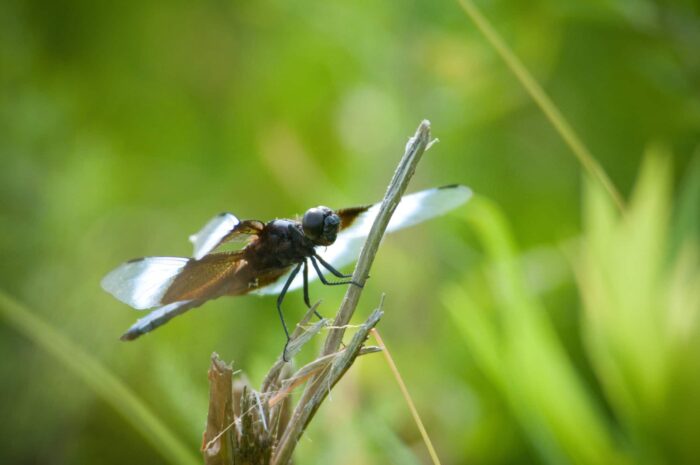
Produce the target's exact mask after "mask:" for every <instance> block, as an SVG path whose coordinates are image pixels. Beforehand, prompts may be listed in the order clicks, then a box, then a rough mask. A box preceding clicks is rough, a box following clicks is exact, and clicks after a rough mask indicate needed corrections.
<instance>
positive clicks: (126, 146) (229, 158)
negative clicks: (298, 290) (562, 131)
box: [0, 0, 700, 464]
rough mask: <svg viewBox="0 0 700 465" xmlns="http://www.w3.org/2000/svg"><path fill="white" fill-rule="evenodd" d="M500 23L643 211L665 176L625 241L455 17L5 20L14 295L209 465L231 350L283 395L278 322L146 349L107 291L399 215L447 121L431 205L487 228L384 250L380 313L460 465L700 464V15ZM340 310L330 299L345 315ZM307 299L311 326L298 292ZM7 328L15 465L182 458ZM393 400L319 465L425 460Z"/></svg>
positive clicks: (4, 350)
mask: <svg viewBox="0 0 700 465" xmlns="http://www.w3.org/2000/svg"><path fill="white" fill-rule="evenodd" d="M484 8H485V10H484V12H485V14H486V15H487V16H488V17H489V18H490V19H491V20H492V21H493V23H494V25H495V26H496V28H497V29H498V30H499V31H500V32H501V33H502V34H503V35H504V37H505V39H506V40H507V42H508V43H509V44H511V45H512V46H513V48H514V50H515V52H516V53H517V54H518V55H519V56H520V57H521V58H522V59H523V61H524V62H525V63H526V64H527V65H528V67H529V68H530V70H531V71H532V72H533V73H534V75H535V77H536V78H537V79H538V80H539V81H540V82H541V83H543V86H544V87H545V89H546V90H547V92H548V93H549V94H550V95H551V96H552V98H553V100H554V101H555V102H556V103H557V104H558V106H559V108H560V109H561V111H562V112H563V113H564V114H565V115H566V116H567V117H568V118H569V119H570V121H571V123H572V125H573V126H574V127H575V128H576V129H577V131H579V133H580V135H581V137H582V139H583V140H584V141H585V142H586V143H587V144H588V146H589V148H590V149H591V150H592V152H593V153H594V154H595V155H596V156H598V157H599V160H600V162H601V164H602V166H603V167H604V168H605V169H606V171H607V172H608V174H609V175H610V176H611V178H612V180H613V182H614V183H615V184H616V185H617V186H618V187H619V188H620V189H621V190H622V191H623V193H624V194H628V193H629V192H630V191H631V188H632V186H633V184H634V179H635V177H636V175H637V172H638V171H639V166H640V164H641V162H640V160H642V158H643V154H644V153H645V151H651V152H655V153H657V158H650V160H651V161H649V162H648V164H647V165H646V166H647V168H646V170H645V171H644V174H643V175H642V177H641V180H640V181H639V184H638V187H637V188H636V190H635V194H634V196H633V199H632V203H631V207H630V211H629V212H627V213H626V215H625V216H624V217H623V218H618V217H617V216H616V214H615V213H614V212H613V211H611V207H610V206H609V204H608V203H607V200H606V199H605V198H603V197H602V196H601V194H600V193H599V192H597V191H596V189H595V187H587V188H586V189H582V186H581V183H580V179H581V176H580V169H579V167H578V165H577V164H576V162H575V160H574V159H573V157H571V155H570V153H569V152H568V150H567V148H566V147H565V146H564V144H563V143H562V142H561V141H560V139H559V138H558V136H557V134H556V133H555V132H554V131H553V130H552V128H551V126H549V125H548V123H547V122H546V120H545V119H544V117H543V116H542V115H541V113H540V112H539V110H538V109H537V108H536V107H535V106H534V105H533V103H532V102H531V101H530V100H529V98H528V97H527V95H526V94H525V93H524V92H523V90H522V89H521V88H520V87H519V85H518V84H517V82H516V81H515V79H514V78H513V76H512V75H511V74H510V73H509V72H508V70H507V68H505V67H504V65H503V64H502V63H501V62H500V61H499V60H498V58H497V56H496V55H495V53H494V52H493V51H492V50H491V49H490V48H489V46H488V44H487V43H486V42H485V41H484V40H483V38H482V37H481V36H480V35H478V33H477V32H476V31H475V30H474V28H473V26H472V25H471V24H470V23H469V22H468V20H467V19H466V18H465V16H464V14H463V13H462V11H461V10H460V8H459V6H458V5H457V3H450V2H428V1H421V2H418V1H411V2H408V3H407V2H397V1H389V2H362V1H360V2H348V1H341V2H310V1H302V2H296V3H289V2H281V1H278V0H263V1H261V2H250V3H244V4H238V3H236V2H228V3H227V2H218V1H217V2H200V3H192V2H189V3H186V2H175V3H171V2H140V3H139V2H127V3H113V4H106V3H99V2H98V3H96V2H86V1H73V2H61V1H59V2H42V1H31V0H25V1H18V0H6V1H3V2H2V3H1V4H0V161H1V162H2V165H0V166H2V169H0V199H2V201H1V202H0V287H1V288H2V289H3V290H5V291H7V292H9V293H10V294H11V295H13V296H14V297H16V298H17V299H19V300H20V301H22V302H24V303H25V304H26V305H27V306H28V307H29V308H31V311H32V312H33V313H34V314H35V315H36V316H38V317H39V318H40V319H41V320H42V321H44V322H46V323H48V324H49V325H50V326H51V327H53V328H55V329H56V330H57V331H58V332H59V333H60V334H61V335H62V336H63V337H65V338H68V339H69V340H72V341H74V342H75V344H77V345H78V346H79V347H80V348H82V350H83V351H85V352H87V353H89V354H91V356H92V357H94V358H95V359H97V360H98V361H99V362H100V363H101V364H102V366H104V367H106V368H107V369H108V370H110V371H111V372H114V373H116V374H117V375H118V377H119V378H121V379H123V380H124V382H125V383H126V384H127V385H128V386H129V387H130V388H131V390H133V391H134V392H135V393H136V394H137V395H138V396H139V397H140V398H141V399H142V400H143V402H144V404H145V405H148V406H149V409H150V410H152V411H153V412H155V414H156V415H157V416H158V417H159V418H160V420H161V421H162V423H164V424H166V425H168V427H169V428H170V429H171V430H172V431H173V432H174V434H175V435H176V437H178V438H179V439H180V440H181V441H182V443H183V444H184V445H185V446H186V447H188V448H189V449H191V450H192V451H193V452H196V450H197V448H198V447H199V442H200V439H201V432H202V430H203V428H204V420H205V414H206V400H207V384H206V368H207V366H208V360H209V355H210V353H211V352H212V351H214V350H216V351H218V352H219V353H220V354H221V355H222V357H223V358H224V359H228V360H233V361H234V364H235V366H236V367H238V368H242V369H244V370H245V371H246V372H247V373H248V375H249V376H250V378H251V379H252V380H253V382H254V383H257V382H259V380H260V377H261V376H262V374H263V373H264V372H265V370H266V369H267V368H268V366H269V365H270V364H271V362H272V360H273V359H274V358H275V357H276V356H277V353H278V351H279V349H280V347H281V344H282V342H283V335H282V331H281V328H280V327H279V322H278V321H277V319H276V318H277V317H276V314H275V311H274V305H273V301H272V300H271V299H270V298H260V299H258V298H252V297H251V298H239V299H221V300H219V301H215V302H212V303H209V304H207V305H206V306H205V307H204V308H202V309H200V310H197V311H194V312H191V314H188V315H187V316H183V317H182V318H180V319H178V320H175V321H173V322H171V323H170V324H168V325H167V326H166V327H164V328H162V329H159V330H158V331H156V332H155V333H154V334H152V335H150V336H149V337H146V338H143V339H140V340H138V341H136V342H133V343H128V344H125V343H121V342H119V341H118V339H117V338H118V336H119V335H120V334H121V333H122V331H123V330H124V329H125V328H126V327H128V326H129V325H130V324H131V323H132V322H133V321H134V320H135V319H136V318H137V317H138V316H139V314H138V312H136V311H133V310H131V309H129V308H128V307H126V306H124V305H122V304H120V303H119V302H117V301H115V300H114V299H112V298H111V297H110V296H108V295H107V294H105V293H104V292H102V291H101V289H100V288H99V280H100V278H101V277H102V276H103V275H104V273H106V272H107V271H109V270H110V269H111V268H112V267H114V266H115V265H116V264H118V263H119V262H121V261H123V260H124V259H127V258H131V257H136V256H142V255H188V254H189V253H190V248H189V243H188V242H187V240H186V239H187V236H188V235H189V234H190V233H192V232H194V231H196V230H198V229H199V227H200V226H201V225H202V224H203V223H204V222H205V221H207V220H208V219H209V218H210V217H211V216H212V215H213V214H216V213H218V212H220V211H232V212H233V213H235V214H236V215H238V216H239V217H243V218H246V217H250V218H260V219H270V218H274V217H277V216H280V217H285V216H286V217H289V216H294V215H295V214H298V213H300V212H303V211H304V210H305V209H306V208H308V207H309V206H312V205H316V204H319V203H322V204H327V205H329V206H331V207H336V206H346V205H354V204H364V203H367V202H372V201H375V200H377V199H379V198H380V197H381V195H382V194H383V192H384V188H385V186H386V182H387V181H388V179H389V177H390V175H391V171H392V169H393V167H394V165H395V163H396V161H397V159H398V157H399V156H400V153H401V149H402V148H403V144H404V141H405V139H406V137H407V136H409V135H410V134H412V132H413V130H414V129H415V126H416V125H417V123H418V122H419V121H420V120H421V119H422V118H428V119H430V120H431V121H432V123H433V132H434V134H435V135H436V136H437V137H439V138H440V141H441V142H440V144H438V145H436V146H435V147H434V148H433V149H431V151H430V152H429V153H428V154H427V155H426V157H425V159H424V161H423V162H422V164H421V166H420V167H419V170H418V172H417V174H416V178H415V179H414V181H413V184H412V189H411V190H418V189H420V188H424V187H429V186H434V185H440V184H446V183H452V182H460V183H463V184H467V185H469V186H471V187H472V188H473V189H474V190H475V192H477V193H479V194H480V197H481V199H479V201H478V202H477V201H475V202H474V203H473V204H471V205H469V206H468V207H467V208H466V209H465V210H464V212H462V214H464V215H468V222H467V224H466V225H465V223H463V222H462V221H460V216H459V215H454V216H452V217H446V218H441V219H438V220H435V221H433V222H431V223H428V224H425V225H421V226H420V227H417V228H415V229H413V230H410V231H406V232H402V233H400V234H398V235H397V236H395V237H391V238H388V239H387V240H386V241H385V242H384V244H383V246H382V250H381V252H380V254H379V256H378V259H377V262H376V266H375V267H374V269H373V272H372V280H371V283H370V285H369V286H367V289H366V293H365V294H364V299H363V303H362V304H361V307H363V308H364V313H363V312H359V313H360V314H364V315H366V314H367V312H368V311H369V310H370V309H371V308H372V307H373V306H374V305H376V302H377V301H378V298H379V295H380V293H382V292H386V293H387V301H386V316H385V318H384V319H383V321H382V323H381V326H382V332H383V334H384V338H385V340H386V342H387V344H388V345H389V346H390V348H391V349H392V351H393V353H394V356H395V358H396V360H397V363H398V364H399V368H401V369H402V372H403V374H404V377H405V378H406V381H407V383H408V385H409V388H410V389H411V391H412V393H413V395H414V396H415V400H416V403H417V405H418V408H419V410H420V411H421V412H422V414H423V415H424V417H425V418H424V420H425V422H426V425H427V427H428V430H429V431H430V432H431V434H432V436H433V438H434V441H435V443H436V447H437V449H438V451H439V452H440V454H441V456H442V458H443V461H444V463H472V464H473V463H479V464H505V463H519V464H520V463H569V462H570V463H654V464H656V463H698V462H699V461H700V446H698V445H697V443H696V441H695V437H696V436H697V434H696V432H697V431H698V424H697V422H698V420H697V418H699V417H700V415H699V414H698V413H700V412H699V410H700V405H699V404H698V400H697V399H698V396H697V395H696V393H697V392H698V389H699V388H700V371H698V368H697V367H698V365H697V363H695V361H696V360H697V359H698V355H700V352H699V351H700V347H699V343H700V342H699V341H700V338H699V337H698V335H697V311H698V296H697V292H698V291H697V289H699V288H700V285H699V284H698V274H697V253H698V252H697V249H698V231H699V228H698V225H699V224H700V208H699V207H698V205H700V199H699V195H698V192H700V187H699V186H700V156H698V155H697V154H698V153H700V152H699V150H700V149H699V147H700V99H699V98H698V97H699V96H698V89H699V88H700V54H698V53H697V48H698V47H697V45H698V44H699V43H700V17H699V15H700V9H699V7H698V6H697V4H696V2H694V1H692V0H672V1H666V2H661V1H652V0H634V1H628V2H614V1H610V0H599V1H596V2H557V1H546V0H543V1H536V2H513V1H510V2H502V1H501V2H493V3H489V4H488V5H484ZM650 147H651V148H650ZM660 152H666V153H667V154H668V155H667V156H666V158H665V159H664V158H663V157H660V158H659V157H658V153H660ZM694 154H695V155H694ZM693 157H695V159H694V161H693ZM661 159H664V160H665V161H664V162H662V161H658V160H661ZM654 160H656V161H654ZM669 165H672V167H673V170H672V173H673V174H670V171H671V170H670V169H669ZM583 190H585V192H586V195H585V204H586V208H585V211H582V210H584V209H582V208H581V206H580V205H581V199H582V198H583V197H584V196H583V195H582V191H583ZM486 198H488V199H490V200H485V199H486ZM580 218H583V219H584V220H585V221H584V223H583V225H582V224H581V220H580ZM515 238H517V243H518V244H519V246H518V247H516V246H515V242H516V239H515ZM482 248H483V249H482ZM562 248H563V249H564V250H566V251H567V252H566V253H562ZM482 250H483V252H482ZM416 265H420V266H416ZM572 270H574V273H572ZM577 286H578V287H577ZM341 295H342V292H337V290H335V289H328V288H325V289H324V288H322V286H319V285H315V286H313V288H312V296H313V297H314V298H323V299H324V304H323V307H322V309H323V308H325V312H324V313H325V314H329V313H331V312H332V311H333V308H335V306H336V305H337V303H338V301H339V299H340V297H341ZM287 302H288V305H287V312H288V319H289V321H293V320H295V319H298V318H300V317H301V315H302V313H303V304H302V301H301V296H299V295H298V294H293V295H291V296H290V297H289V299H288V301H287ZM579 302H582V303H579ZM360 316H361V315H360ZM9 321H10V320H2V321H0V354H2V357H0V376H2V379H3V382H2V383H0V412H2V414H3V415H2V416H3V422H2V423H0V425H1V426H0V438H1V439H0V463H104V464H110V463H115V464H116V463H164V460H165V459H164V458H163V456H162V455H160V454H158V453H157V452H156V450H155V449H153V448H152V447H151V443H152V442H153V441H149V440H146V439H144V437H143V435H141V434H139V433H138V432H137V430H136V429H134V428H132V426H131V425H130V423H129V422H127V421H124V419H123V418H122V417H121V416H119V415H118V414H116V413H115V410H114V409H113V408H112V407H111V405H110V404H108V403H106V402H105V401H104V399H102V398H100V397H98V396H96V394H95V392H94V391H92V390H91V389H90V388H89V387H88V385H86V383H84V382H83V381H81V379H80V378H78V377H76V376H74V374H73V372H71V371H68V370H66V367H65V366H64V365H62V364H60V363H57V362H56V360H55V359H54V358H51V357H49V356H48V355H47V352H45V351H44V350H43V349H42V348H40V346H37V345H35V344H34V343H32V342H31V340H29V339H27V338H25V337H24V336H23V335H22V334H21V333H19V332H18V331H17V330H16V329H17V328H16V326H14V325H12V324H8V322H9ZM478 329H480V330H478ZM397 392H398V391H397V388H396V387H395V385H394V382H393V380H392V379H391V378H390V375H389V373H388V370H387V369H386V367H385V365H384V364H383V361H382V359H381V357H366V358H365V359H363V360H362V361H361V363H359V364H358V365H357V366H356V367H355V369H354V371H353V372H352V373H351V375H350V376H349V377H348V378H346V379H345V380H344V381H343V382H342V383H341V385H339V386H338V388H337V391H335V392H334V393H333V399H334V400H333V401H332V402H329V403H328V404H327V405H325V406H324V408H323V409H322V410H321V412H320V414H319V416H318V417H317V418H316V419H315V421H314V423H313V424H312V427H311V429H310V430H309V432H308V435H307V438H308V439H309V441H307V442H305V443H304V444H302V445H301V447H300V448H299V463H341V464H343V463H347V464H350V463H362V464H368V463H411V462H410V461H411V460H413V461H414V462H422V463H425V452H424V448H423V446H422V444H421V443H420V438H419V436H418V433H417V432H416V429H415V425H413V423H412V422H411V420H410V415H409V413H408V411H407V410H406V408H405V406H404V405H403V403H402V400H401V399H400V397H399V396H398V395H397Z"/></svg>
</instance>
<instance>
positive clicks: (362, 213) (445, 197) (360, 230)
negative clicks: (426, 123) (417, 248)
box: [253, 185, 472, 295]
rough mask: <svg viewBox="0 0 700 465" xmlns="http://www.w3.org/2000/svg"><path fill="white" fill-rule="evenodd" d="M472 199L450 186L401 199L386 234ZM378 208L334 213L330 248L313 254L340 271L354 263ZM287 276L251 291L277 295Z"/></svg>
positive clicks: (295, 283)
mask: <svg viewBox="0 0 700 465" xmlns="http://www.w3.org/2000/svg"><path fill="white" fill-rule="evenodd" d="M471 196H472V191H471V190H470V189H469V188H468V187H465V186H461V185H450V186H444V187H437V188H433V189H427V190H424V191H420V192H415V193H413V194H409V195H405V196H404V197H402V198H401V202H399V204H398V205H397V207H396V210H395V211H394V214H393V215H392V217H391V221H390V222H389V225H388V227H387V232H388V233H390V232H394V231H398V230H399V229H403V228H407V227H409V226H413V225H415V224H418V223H420V222H423V221H426V220H428V219H431V218H434V217H436V216H440V215H444V214H445V213H447V212H449V211H450V210H453V209H455V208H457V207H459V206H460V205H463V204H464V203H466V202H467V201H468V200H469V198H470V197H471ZM380 207H381V204H379V203H376V204H374V205H369V206H366V207H354V208H347V209H343V210H338V211H337V213H338V215H339V216H340V218H341V230H340V232H339V233H338V237H337V239H336V241H335V242H334V243H333V245H331V246H329V247H326V248H322V247H319V248H317V249H316V253H317V254H318V255H320V256H321V257H322V258H323V259H324V260H325V261H327V262H328V263H330V264H331V265H333V266H334V267H335V268H341V267H343V266H345V265H348V264H350V263H352V262H354V261H355V260H357V257H358V255H359V253H360V248H361V247H362V244H363V243H364V241H365V238H366V237H367V235H368V234H369V231H370V229H371V228H372V224H373V223H374V220H375V219H376V217H377V214H378V213H379V209H380ZM287 276H288V275H287V274H285V275H284V276H282V277H281V278H280V279H279V280H277V281H276V282H274V283H271V284H270V285H269V286H265V287H261V288H260V289H258V290H256V291H254V292H253V293H255V294H261V295H266V294H278V293H279V292H280V291H281V290H282V286H283V285H284V282H285V280H286V278H287ZM314 279H317V278H316V274H315V273H310V274H309V280H310V281H311V280H314ZM302 286H303V278H302V277H301V276H299V277H297V278H296V279H295V280H294V281H293V282H292V285H291V286H290V288H289V289H290V290H293V289H298V288H301V287H302Z"/></svg>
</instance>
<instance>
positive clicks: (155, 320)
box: [120, 300, 203, 341]
mask: <svg viewBox="0 0 700 465" xmlns="http://www.w3.org/2000/svg"><path fill="white" fill-rule="evenodd" d="M202 303H203V302H202V301H196V300H184V301H182V302H173V303H171V304H168V305H164V306H162V307H159V308H156V309H155V310H152V311H151V312H149V313H148V315H146V316H145V317H143V318H139V319H138V320H137V321H136V323H134V324H133V325H131V327H130V328H129V329H128V330H127V331H126V332H125V333H124V334H123V335H122V337H121V338H120V339H121V340H122V341H132V340H134V339H136V338H137V337H139V336H142V335H144V334H146V333H148V332H150V331H153V330H154V329H156V328H157V327H159V326H162V325H164V324H165V323H167V322H168V321H170V320H172V319H173V318H175V317H176V316H178V315H182V314H183V313H185V312H186V311H187V310H190V309H192V308H194V307H197V306H199V305H201V304H202Z"/></svg>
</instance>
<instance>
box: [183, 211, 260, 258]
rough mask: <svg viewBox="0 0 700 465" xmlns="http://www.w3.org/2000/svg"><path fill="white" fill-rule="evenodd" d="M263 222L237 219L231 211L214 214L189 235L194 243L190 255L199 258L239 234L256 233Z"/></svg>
mask: <svg viewBox="0 0 700 465" xmlns="http://www.w3.org/2000/svg"><path fill="white" fill-rule="evenodd" d="M262 228H263V224H262V223H261V222H260V221H256V220H245V221H239V220H238V218H236V217H235V216H234V215H232V214H231V213H221V214H220V215H217V216H215V217H214V218H212V219H211V220H209V222H208V223H207V224H205V225H204V227H203V228H202V229H201V230H199V232H197V233H196V234H192V235H191V236H190V242H192V244H193V245H194V252H193V253H192V256H193V257H194V259H195V260H200V259H201V258H203V257H204V256H205V255H207V254H208V253H210V252H211V251H212V250H214V249H216V248H217V247H218V246H220V245H221V244H223V243H225V242H228V241H231V240H233V239H235V238H237V237H239V236H243V235H251V234H257V233H258V232H260V231H261V230H262Z"/></svg>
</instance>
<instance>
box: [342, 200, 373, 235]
mask: <svg viewBox="0 0 700 465" xmlns="http://www.w3.org/2000/svg"><path fill="white" fill-rule="evenodd" d="M371 206H372V205H365V206H362V207H350V208H342V209H340V210H336V211H335V214H336V215H338V216H339V217H340V230H341V231H342V230H343V229H346V228H349V227H350V226H352V224H353V223H354V222H355V220H356V219H357V217H358V216H360V215H361V214H362V213H364V212H366V211H367V210H369V208H370V207H371Z"/></svg>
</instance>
